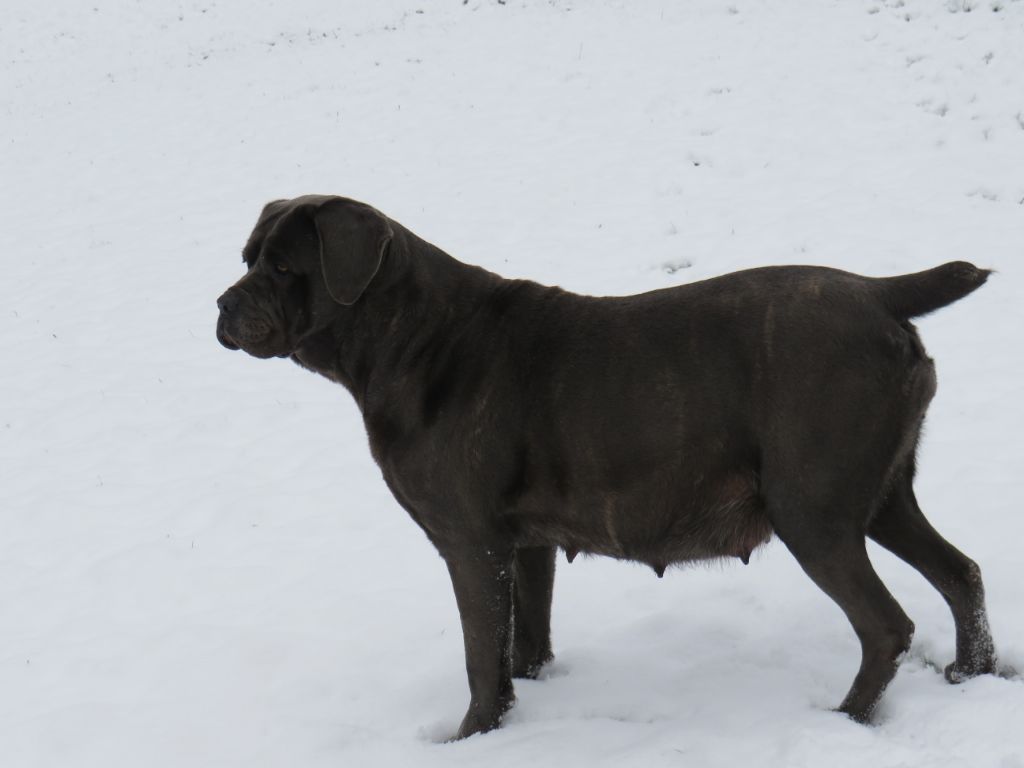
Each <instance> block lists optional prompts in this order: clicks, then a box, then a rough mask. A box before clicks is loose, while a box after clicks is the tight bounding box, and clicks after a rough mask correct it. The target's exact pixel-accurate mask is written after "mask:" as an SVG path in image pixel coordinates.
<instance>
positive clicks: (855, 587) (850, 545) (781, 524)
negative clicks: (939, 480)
mask: <svg viewBox="0 0 1024 768" xmlns="http://www.w3.org/2000/svg"><path fill="white" fill-rule="evenodd" d="M809 511H810V512H811V514H812V515H813V516H806V515H799V516H794V515H792V514H783V515H775V516H774V518H775V519H774V520H773V522H774V523H775V530H776V533H777V534H778V536H779V538H780V539H782V541H783V542H784V543H785V544H786V546H787V547H788V548H789V550H790V552H792V553H793V556H794V557H796V559H797V562H799V563H800V566H801V567H802V568H803V569H804V571H805V572H806V573H807V575H808V576H810V577H811V579H812V580H813V581H814V583H815V584H817V585H818V586H819V587H820V588H821V589H822V590H823V591H824V592H825V593H826V594H827V595H828V596H829V597H831V598H832V599H833V600H834V601H835V602H836V603H837V604H838V605H839V607H840V608H842V609H843V612H844V613H845V614H846V617H847V618H848V619H849V620H850V623H851V624H852V625H853V628H854V631H855V632H856V633H857V637H858V638H859V639H860V643H861V665H860V670H859V671H858V672H857V676H856V678H855V679H854V681H853V685H852V686H851V687H850V691H849V693H847V694H846V698H844V699H843V702H842V703H841V704H840V705H839V711H840V712H844V713H846V714H847V715H849V716H850V717H851V718H853V719H854V720H857V721H858V722H867V721H868V719H869V718H870V717H871V713H872V711H873V710H874V708H875V705H876V704H877V703H878V699H879V698H880V697H881V695H882V692H883V691H884V690H885V687H886V686H887V685H888V684H889V681H890V680H892V678H893V676H894V675H895V674H896V668H897V666H898V665H899V660H900V657H901V656H902V654H903V653H904V652H905V651H906V650H907V649H908V648H909V647H910V640H911V637H912V636H913V633H914V625H913V623H912V622H911V621H910V619H909V618H907V615H906V614H905V613H904V612H903V609H902V608H900V606H899V604H898V603H897V602H896V600H895V599H894V598H893V596H892V595H891V594H889V591H888V590H887V589H886V588H885V585H884V584H883V583H882V581H881V579H879V578H878V575H877V574H876V573H875V570H874V568H872V567H871V562H870V561H869V560H868V555H867V550H866V549H865V542H864V535H863V533H862V532H861V528H860V527H859V526H858V525H853V524H849V523H850V522H851V521H853V520H855V519H856V517H857V516H856V515H855V514H851V515H848V516H844V515H843V514H842V510H839V509H835V508H820V509H814V510H809ZM844 518H845V519H844Z"/></svg>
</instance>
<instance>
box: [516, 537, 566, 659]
mask: <svg viewBox="0 0 1024 768" xmlns="http://www.w3.org/2000/svg"><path fill="white" fill-rule="evenodd" d="M555 552H556V550H555V548H554V547H529V548H524V549H520V550H517V551H516V588H515V593H514V598H513V605H514V609H513V614H514V616H513V637H512V676H513V677H528V678H535V677H537V673H538V672H540V669H541V667H543V666H544V665H545V664H547V663H548V662H549V661H551V659H552V658H554V656H553V655H552V653H551V593H552V589H553V587H554V583H555Z"/></svg>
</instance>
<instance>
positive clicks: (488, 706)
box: [445, 544, 515, 739]
mask: <svg viewBox="0 0 1024 768" xmlns="http://www.w3.org/2000/svg"><path fill="white" fill-rule="evenodd" d="M513 556H514V553H513V550H512V549H511V548H504V547H495V546H486V545H480V544H474V545H469V544H465V545H462V546H460V547H457V548H454V549H453V550H451V551H449V552H447V553H445V561H446V562H447V564H448V572H449V573H450V574H451V577H452V585H453V586H454V587H455V601H456V603H458V607H459V616H460V618H461V619H462V639H463V642H464V643H465V646H466V673H467V674H468V676H469V693H470V701H469V710H468V711H467V712H466V716H465V718H464V719H463V720H462V725H461V726H459V732H458V734H457V735H456V737H455V738H457V739H463V738H465V737H466V736H471V735H473V734H474V733H483V732H484V731H489V730H491V729H493V728H497V727H498V724H499V722H500V721H501V716H502V715H503V714H505V712H506V711H508V709H509V707H511V706H512V702H513V701H514V700H515V696H514V694H513V692H512V647H511V641H512V585H513Z"/></svg>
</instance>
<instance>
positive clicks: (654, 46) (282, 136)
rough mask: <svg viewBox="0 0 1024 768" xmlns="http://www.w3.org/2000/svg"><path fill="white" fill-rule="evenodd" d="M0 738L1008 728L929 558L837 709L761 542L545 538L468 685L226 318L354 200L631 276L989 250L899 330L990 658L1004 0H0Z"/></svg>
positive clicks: (829, 660) (148, 759)
mask: <svg viewBox="0 0 1024 768" xmlns="http://www.w3.org/2000/svg"><path fill="white" fill-rule="evenodd" d="M0 52H2V60H0V67H2V81H0V94H2V97H3V98H2V101H0V114H2V122H0V140H2V151H0V178H2V179H3V182H2V184H0V194H2V195H3V197H4V200H3V205H2V206H0V216H2V221H0V259H2V265H3V276H2V278H0V349H2V350H3V355H4V362H3V366H2V369H0V461H2V463H0V467H2V470H0V471H2V475H0V765H3V766H4V767H5V768H35V767H36V766H46V767H47V768H49V767H53V768H85V767H87V766H88V767H92V766H96V767H102V768H120V767H121V766H125V767H130V768H139V767H141V766H144V767H145V768H162V767H163V766H168V767H170V766H174V767H178V766H197V767H205V766H211V767H216V768H222V767H230V766H247V767H251V766H288V767H292V766H303V767H306V766H310V767H319V766H359V767H360V768H363V767H372V766H478V765H488V766H522V765H530V766H594V765H615V766H644V767H645V768H646V767H648V766H693V767H694V768H704V767H705V766H737V765H742V766H750V767H751V768H783V767H786V768H789V767H792V766H808V767H813V768H817V767H819V766H825V765H827V766H830V768H844V767H846V766H851V767H853V766H857V767H858V768H860V767H862V766H929V768H935V767H936V766H939V767H941V766H972V767H985V766H998V767H999V768H1022V766H1024V728H1022V727H1021V724H1022V722H1024V682H1021V681H1020V680H1019V679H1016V680H1012V679H1001V678H994V677H985V678H981V679H976V680H973V681H970V682H968V683H966V684H964V685H961V686H956V687H954V686H949V685H947V684H946V683H945V682H944V681H943V679H942V676H941V675H940V674H939V673H938V672H937V671H936V665H944V664H946V663H948V662H949V661H951V660H952V658H953V625H952V621H951V618H950V616H949V613H948V611H947V609H946V607H945V604H944V603H943V602H942V600H941V599H940V597H939V596H938V594H937V593H936V592H934V591H933V590H932V589H931V588H930V587H929V586H928V585H927V583H926V582H925V581H924V580H923V579H922V578H921V577H920V576H919V575H918V574H917V573H916V572H914V571H912V570H911V569H910V568H909V567H907V566H905V565H904V564H902V563H901V562H899V561H897V560H896V559H895V558H893V557H892V556H890V555H889V554H888V553H885V552H882V551H881V550H879V549H878V548H876V547H875V548H872V550H871V552H872V558H873V560H874V562H875V563H876V566H877V569H878V570H879V572H880V573H881V574H882V577H883V579H885V581H886V582H887V584H888V585H889V586H890V588H891V589H892V591H893V592H894V594H895V595H896V596H897V598H898V599H899V600H900V602H901V603H902V605H903V606H904V608H905V609H906V611H907V613H908V614H909V615H910V616H911V617H912V618H913V619H914V621H915V622H916V624H917V634H916V637H915V641H914V646H913V648H912V651H911V654H910V657H909V658H908V659H907V660H906V661H905V663H904V664H903V666H902V667H901V669H900V671H899V674H898V675H897V677H896V679H895V681H894V682H893V684H892V685H891V686H890V688H889V691H888V693H887V695H886V696H885V698H884V700H883V703H882V705H881V708H880V712H879V716H878V723H877V724H876V725H875V726H874V727H862V726H859V725H856V724H854V723H852V722H850V721H848V720H846V719H845V718H843V717H841V716H839V715H837V714H834V713H833V712H831V711H830V707H833V706H835V705H836V704H838V702H839V701H840V699H841V698H842V696H843V695H844V693H845V692H846V690H847V687H848V686H849V684H850V682H851V680H852V678H853V674H854V672H855V671H856V668H857V665H858V663H859V657H860V654H859V646H858V644H857V641H856V639H855V637H854V635H853V632H852V630H851V629H850V627H849V626H848V624H847V622H846V620H845V618H844V617H843V615H842V613H841V612H840V611H839V609H838V608H837V607H835V606H834V605H833V604H832V603H831V602H830V601H829V599H828V598H827V597H825V596H824V595H823V594H822V593H821V592H819V591H818V590H817V588H816V587H814V586H813V585H812V584H811V582H810V581H809V580H808V579H807V578H806V577H805V576H804V575H803V573H802V571H800V569H799V567H798V566H797V565H796V563H795V561H794V560H793V559H792V557H791V556H790V555H789V553H788V552H787V551H786V550H785V548H784V547H783V546H782V545H781V544H779V543H778V542H775V543H773V544H771V545H769V546H768V547H767V548H765V549H764V550H762V551H761V552H760V553H759V554H758V555H757V556H756V557H755V558H754V559H753V560H752V562H751V564H750V565H749V566H746V567H744V566H742V565H740V564H739V563H738V562H736V564H735V565H734V564H731V563H730V564H724V565H715V566H712V567H708V568H694V569H687V570H683V569H677V570H673V571H670V572H669V573H668V574H666V577H665V578H664V579H663V580H658V579H657V578H655V576H654V575H653V574H652V572H651V571H650V570H649V569H647V568H645V567H640V566H634V565H630V564H626V563H617V562H613V561H610V560H600V559H589V560H587V559H578V560H577V561H576V562H575V563H574V564H573V565H571V566H568V565H567V564H566V563H565V560H564V558H561V557H560V559H559V565H558V576H557V580H556V588H555V606H554V643H555V653H556V657H557V658H556V661H555V662H554V663H553V664H552V665H551V666H550V668H549V669H547V670H546V672H545V675H544V678H545V679H542V680H539V681H527V682H518V683H517V692H518V704H517V705H516V707H515V708H514V709H513V710H512V711H511V712H510V713H509V715H508V717H507V718H506V723H505V726H504V727H503V728H502V729H501V730H499V731H495V732H493V733H490V734H487V735H484V736H477V737H473V738H471V739H468V740H466V741H464V742H460V743H456V744H444V743H441V742H442V741H443V739H444V738H445V737H447V736H449V735H451V734H452V733H453V732H454V731H455V729H456V728H457V726H458V722H459V720H460V719H461V717H462V715H463V713H464V709H465V706H466V704H467V702H468V691H467V688H466V681H465V674H464V668H463V656H462V640H461V634H460V628H459V621H458V614H457V611H456V608H455V601H454V598H453V596H452V592H451V587H450V584H449V580H448V575H447V572H446V570H445V567H444V564H443V562H442V561H441V560H440V558H439V557H438V556H437V555H436V553H435V552H434V550H433V548H432V547H431V546H430V545H429V543H428V542H427V541H426V539H425V538H424V536H423V535H422V533H421V532H420V531H419V529H418V528H417V527H416V526H415V525H414V524H412V522H410V521H409V520H408V519H407V517H406V514H405V513H404V512H403V511H402V510H401V508H400V507H399V506H398V504H397V503H396V502H394V501H393V500H392V498H391V497H390V495H389V493H388V491H387V490H386V488H385V487H384V484H383V482H382V481H381V479H380V474H379V472H378V471H377V469H376V467H375V466H374V464H373V463H372V460H371V458H370V455H369V451H368V449H367V446H366V439H365V435H364V431H363V427H362V424H361V421H360V418H359V414H358V412H357V410H356V407H355V405H354V404H353V402H352V401H351V399H350V398H349V396H348V395H347V393H345V392H344V391H343V390H342V389H341V388H339V387H336V386H333V385H331V384H329V383H327V382H326V381H325V380H323V379H319V378H317V377H315V376H313V375H312V374H309V373H307V372H305V371H302V370H300V369H299V368H297V367H296V366H294V365H293V364H292V363H290V362H287V361H281V360H273V361H266V362H265V361H259V360H255V359H253V358H250V357H248V356H246V355H244V354H241V353H234V354H231V353H228V352H227V351H225V350H224V349H222V348H221V347H220V346H219V345H218V343H217V341H216V339H215V337H214V324H215V320H216V312H217V311H216V307H215V305H214V300H215V299H216V297H217V296H218V295H219V294H220V293H221V292H222V291H223V290H224V288H226V287H227V286H228V285H229V284H230V283H232V282H233V281H234V280H235V279H236V278H237V277H238V276H239V275H240V274H241V272H242V264H241V259H240V251H241V247H242V245H243V244H244V242H245V239H246V237H247V236H248V234H249V230H250V228H251V226H252V224H253V223H254V222H255V219H256V216H257V214H258V213H259V210H260V207H261V206H262V204H263V203H264V202H266V201H267V200H269V199H272V198H279V197H288V196H294V195H299V194H303V193H307V192H329V193H338V194H343V195H346V196H350V197H355V198H357V199H361V200H365V201H367V202H369V203H371V204H373V205H375V206H376V207H378V208H380V209H381V210H383V211H384V212H385V213H387V214H389V215H390V216H392V217H393V218H395V219H396V220H398V221H400V222H402V223H403V224H405V225H406V226H407V227H409V228H410V229H412V230H413V231H415V232H417V233H418V234H420V235H421V236H423V237H424V238H426V239H428V240H430V241H432V242H434V243H436V244H437V245H439V246H441V247H442V248H444V249H445V250H447V251H448V252H449V253H451V254H452V255H454V256H456V257H457V258H459V259H462V260H464V261H468V262H472V263H476V264H480V265H483V266H485V267H487V268H489V269H491V270H494V271H497V272H500V273H502V274H504V275H507V276H510V277H530V278H533V279H536V280H538V281H541V282H545V283H555V284H560V285H562V286H564V287H566V288H570V289H573V290H577V291H582V292H590V293H630V292H635V291H640V290H646V289H650V288H656V287H661V286H667V285H672V284H676V283H678V282H683V281H690V280H696V279H701V278H705V277H709V276H713V275H717V274H720V273H723V272H728V271H731V270H735V269H739V268H745V267H751V266H758V265H764V264H781V263H813V264H824V265H830V266H835V267H839V268H843V269H849V270H853V271H858V272H863V273H866V274H873V275H883V274H897V273H903V272H911V271H915V270H920V269H924V268H927V267H931V266H934V265H936V264H939V263H942V262H945V261H949V260H953V259H968V260H971V261H974V262H975V263H977V264H979V265H981V266H985V267H991V268H994V269H996V270H998V274H996V275H995V276H993V278H992V279H991V280H990V281H989V283H988V285H986V286H985V287H984V288H983V289H981V290H980V291H979V292H978V293H976V294H974V295H972V296H970V297H969V298H967V299H965V300H964V301H962V302H960V303H958V304H956V305H954V306H952V307H950V308H948V309H945V310H942V311H941V312H939V313H937V314H936V315H934V316H932V317H928V318H926V319H923V320H922V321H921V322H920V323H919V325H920V328H921V333H922V336H923V337H924V339H925V342H926V344H927V345H928V348H929V351H930V353H931V354H932V356H934V357H935V359H936V362H937V366H938V371H939V394H938V396H937V397H936V399H935V401H934V403H933V406H932V410H931V417H930V420H929V423H928V429H927V433H926V436H925V440H924V445H923V450H922V454H921V471H920V474H919V480H918V484H917V487H918V495H919V497H920V499H921V502H922V506H923V507H924V509H925V511H926V512H927V513H928V515H929V516H930V518H931V519H932V521H933V522H934V523H935V525H936V527H937V528H939V530H940V531H942V532H943V533H944V534H945V535H946V536H947V537H948V538H949V539H951V540H952V541H953V542H954V543H955V544H956V545H957V546H958V547H960V548H961V549H963V550H964V551H965V552H967V553H968V554H969V555H971V556H972V557H973V558H975V559H976V560H977V561H978V562H979V563H980V564H981V566H982V569H983V571H984V574H985V578H986V584H987V588H988V601H989V609H990V614H991V619H992V625H993V632H994V635H995V638H996V642H997V645H998V649H999V652H1000V656H1001V660H1002V661H1003V662H1004V663H1005V664H1008V665H1012V666H1014V667H1016V668H1018V669H1024V610H1022V606H1024V578H1022V575H1021V564H1022V555H1021V542H1022V541H1024V474H1022V473H1024V442H1022V439H1021V435H1022V434H1024V406H1022V402H1024V378H1022V375H1024V353H1022V350H1024V338H1022V337H1024V0H984V1H981V0H977V1H976V0H949V1H946V0H823V1H822V2H798V1H797V0H789V1H787V2H784V1H783V0H779V1H778V2H774V3H767V2H756V1H755V0H732V2H725V0H687V2H669V1H668V0H662V1H660V2H654V1H653V0H651V1H645V2H641V1H636V2H628V1H627V0H592V1H591V2H584V0H575V1H573V0H550V1H544V0H508V2H507V3H504V4H500V3H498V2H496V1H492V0H468V2H465V3H464V2H462V0H446V1H445V2H430V1H429V0H420V2H413V1H412V0H385V1H383V2H380V1H378V2H362V3H357V2H352V1H349V2H329V1H328V0H319V1H313V0H307V1H305V2H298V3H271V2H267V0H255V1H250V2H241V0H238V1H237V2H228V1H227V0H178V1H177V2H168V3H141V2H135V1H134V0H91V2H88V3H77V2H72V1H71V0H61V1H60V2H48V3H39V2H38V1H37V0H4V2H3V4H2V7H0Z"/></svg>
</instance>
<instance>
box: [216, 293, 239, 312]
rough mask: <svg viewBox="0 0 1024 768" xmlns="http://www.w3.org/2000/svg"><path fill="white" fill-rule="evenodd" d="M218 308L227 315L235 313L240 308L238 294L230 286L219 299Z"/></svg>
mask: <svg viewBox="0 0 1024 768" xmlns="http://www.w3.org/2000/svg"><path fill="white" fill-rule="evenodd" d="M217 309H219V310H220V311H221V312H222V313H223V314H225V315H230V314H231V313H233V312H234V311H235V310H236V309H238V294H237V293H233V292H232V291H231V289H230V288H229V289H228V290H226V291H225V292H224V293H223V294H222V295H221V297H220V298H219V299H217Z"/></svg>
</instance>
